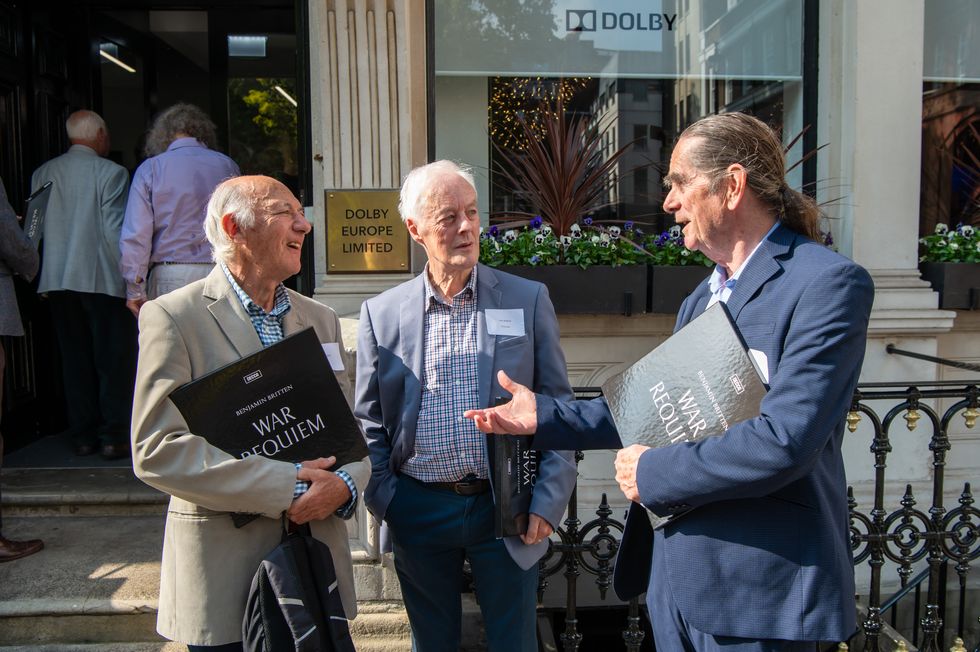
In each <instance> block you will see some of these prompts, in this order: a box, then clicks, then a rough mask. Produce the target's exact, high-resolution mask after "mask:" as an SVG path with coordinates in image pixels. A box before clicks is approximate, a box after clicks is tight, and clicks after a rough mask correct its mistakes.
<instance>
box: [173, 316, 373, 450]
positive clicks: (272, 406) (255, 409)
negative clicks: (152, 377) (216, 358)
mask: <svg viewBox="0 0 980 652" xmlns="http://www.w3.org/2000/svg"><path fill="white" fill-rule="evenodd" d="M170 399H171V400H172V401H173V402H174V405H176V406H177V409H179V410H180V413H181V414H182V415H183V416H184V419H185V420H186V421H187V426H188V429H189V430H190V431H191V432H192V433H194V434H195V435H200V436H202V437H204V438H205V439H207V440H208V443H210V444H211V445H213V446H217V447H218V448H220V449H222V450H223V451H225V452H227V453H230V454H231V455H234V456H235V457H242V458H244V457H248V456H249V455H265V456H266V457H271V458H272V459H276V460H283V461H285V462H301V461H303V460H310V459H315V458H317V457H329V456H330V455H334V456H336V458H337V462H336V464H334V466H333V467H332V468H333V469H339V468H340V467H342V466H343V465H344V464H347V463H349V462H355V461H358V460H360V459H362V458H363V457H364V456H365V455H367V453H368V450H367V444H366V443H365V441H364V436H363V435H362V434H361V430H360V428H359V427H358V425H357V421H356V420H355V419H354V415H353V413H351V410H350V406H349V405H348V404H347V399H346V398H345V397H344V393H343V391H342V390H341V389H340V384H339V383H338V382H337V378H336V376H334V372H333V370H332V369H331V368H330V362H329V361H328V360H327V356H326V354H325V353H324V351H323V347H322V346H321V344H320V341H319V339H318V338H317V336H316V332H315V331H314V330H313V329H312V328H307V329H305V330H303V331H301V332H299V333H296V334H294V335H290V336H289V337H286V338H284V339H283V340H281V341H279V342H277V343H275V344H273V345H272V346H269V347H266V348H264V349H262V350H261V351H258V352H256V353H253V354H252V355H249V356H246V357H244V358H242V359H241V360H238V361H236V362H232V363H231V364H228V365H225V366H224V367H221V368H220V369H216V370H214V371H212V372H211V373H209V374H206V375H204V376H201V377H200V378H197V379H195V380H192V381H191V382H189V383H187V384H185V385H182V386H180V387H178V388H177V389H176V390H174V391H173V392H172V393H171V394H170Z"/></svg>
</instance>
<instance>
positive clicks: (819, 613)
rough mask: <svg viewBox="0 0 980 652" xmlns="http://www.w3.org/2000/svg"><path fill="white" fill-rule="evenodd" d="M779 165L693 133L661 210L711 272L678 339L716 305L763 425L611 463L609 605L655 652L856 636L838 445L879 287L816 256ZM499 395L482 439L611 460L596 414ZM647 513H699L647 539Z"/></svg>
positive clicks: (746, 144) (599, 408)
mask: <svg viewBox="0 0 980 652" xmlns="http://www.w3.org/2000/svg"><path fill="white" fill-rule="evenodd" d="M784 166H785V163H784V158H783V153H782V147H781V144H780V142H779V139H778V138H777V137H776V135H775V134H774V133H773V132H772V131H771V130H770V129H769V128H768V127H767V126H766V125H764V124H763V123H761V122H759V121H758V120H756V119H755V118H751V117H749V116H746V115H744V114H738V113H732V114H724V115H717V116H710V117H708V118H705V119H703V120H701V121H699V122H697V123H695V124H693V125H691V126H690V127H688V128H687V130H685V131H684V133H683V134H681V137H680V139H679V141H678V143H677V146H676V147H675V149H674V152H673V155H672V156H671V162H670V173H669V175H668V177H667V181H668V185H669V188H670V191H669V193H668V195H667V197H666V199H665V201H664V209H665V210H666V211H668V212H670V213H673V214H674V219H675V221H676V222H677V224H679V225H681V226H682V228H683V235H684V244H685V246H686V247H688V248H689V249H692V250H693V249H698V250H701V251H703V252H704V253H705V254H707V255H708V257H709V258H711V259H712V260H713V261H715V262H716V263H717V266H716V268H715V272H714V273H713V274H712V276H711V277H710V278H709V279H708V280H706V281H705V282H704V283H703V284H702V285H701V286H699V287H698V288H697V289H696V290H695V291H694V292H693V293H692V294H691V296H690V297H688V298H687V300H686V301H685V302H684V304H683V305H682V306H681V310H680V314H679V315H678V318H677V324H676V327H675V330H676V329H677V328H681V327H682V326H684V325H685V324H686V323H687V322H689V321H690V320H691V319H693V318H694V317H695V316H697V315H698V314H700V313H701V312H702V311H704V309H705V308H706V307H707V306H709V305H711V304H713V303H715V302H717V301H724V302H726V303H727V306H728V310H729V311H730V313H731V315H732V317H733V318H734V319H735V322H736V324H737V325H738V329H739V330H740V331H741V334H742V337H743V338H744V339H745V342H746V343H747V345H748V346H749V348H750V349H754V350H755V351H757V352H760V354H761V355H760V354H757V357H758V359H761V360H763V366H764V367H765V372H766V373H767V374H768V381H769V384H770V390H769V392H768V394H767V395H766V397H765V398H764V399H763V402H762V406H761V414H760V416H758V417H756V418H754V419H749V420H747V421H743V422H741V423H738V424H735V425H733V426H732V427H731V428H730V429H729V430H728V431H727V432H725V433H724V435H723V436H721V437H709V438H707V439H703V440H701V441H699V442H696V443H683V444H676V445H673V446H668V447H664V448H659V449H648V448H646V447H644V446H639V445H634V446H630V447H628V448H625V449H623V450H621V451H620V452H619V454H618V455H617V458H616V480H617V481H618V482H619V484H620V488H621V489H622V490H623V492H624V494H625V495H626V497H627V498H629V499H630V500H631V501H633V504H631V506H630V512H629V516H628V518H627V524H626V531H625V532H624V534H623V541H622V546H621V549H620V551H619V558H618V561H617V566H616V590H617V593H618V594H619V595H620V597H622V598H624V599H625V598H629V597H632V596H635V595H638V594H640V593H642V592H643V591H644V590H645V591H646V592H647V597H646V601H647V607H648V608H649V612H650V619H651V623H652V626H653V632H654V637H655V639H656V647H657V650H658V651H659V652H671V651H675V650H676V651H681V650H697V651H698V652H704V651H712V650H722V649H724V650H725V651H726V652H729V651H738V652H747V651H753V652H755V651H758V652H761V651H764V650H765V651H770V650H780V651H785V650H797V649H799V650H812V649H813V642H816V641H831V640H833V641H838V640H844V639H847V638H848V637H850V636H851V634H853V632H854V630H855V605H854V572H853V565H852V558H851V551H850V543H849V539H848V520H847V519H848V517H847V500H846V484H845V478H844V463H843V459H842V457H841V439H842V437H843V429H844V428H843V427H844V418H845V416H846V413H847V410H848V407H849V405H850V398H851V394H852V393H853V391H854V387H855V385H856V384H857V381H858V375H859V374H860V371H861V363H862V360H863V358H864V350H865V339H866V336H867V326H868V319H869V315H870V311H871V303H872V300H873V296H874V287H873V284H872V282H871V278H870V277H869V275H868V274H867V272H865V270H864V269H862V268H861V267H859V266H858V265H856V264H855V263H853V262H852V261H850V260H848V259H846V258H844V257H842V256H839V255H837V254H836V253H834V252H832V251H830V250H829V249H827V248H825V247H823V246H822V245H820V244H818V243H817V242H814V240H815V239H817V238H818V237H819V233H818V230H817V228H816V225H817V219H818V215H819V213H818V210H817V207H816V206H815V204H814V203H813V202H812V200H810V199H809V198H807V197H804V196H802V195H800V194H799V193H796V192H794V191H792V190H790V189H789V188H788V187H787V186H786V184H785V181H784V175H785V168H784ZM501 380H502V385H503V387H504V388H505V389H508V390H510V391H513V393H514V400H512V401H511V403H509V404H507V405H506V406H504V407H502V408H499V409H498V410H496V411H492V410H491V411H487V410H484V411H473V412H470V413H467V414H466V415H465V416H468V417H470V418H473V419H474V420H475V421H476V423H477V426H478V427H479V428H481V429H483V430H486V431H494V432H513V433H530V432H535V431H536V434H535V436H534V446H535V447H536V448H539V449H548V448H551V447H558V448H563V449H564V448H570V447H575V448H601V447H610V446H614V447H615V446H616V444H617V442H616V441H615V440H616V435H615V426H614V424H613V423H612V420H611V417H610V415H609V411H608V408H607V407H606V404H605V402H604V401H601V400H597V401H590V402H584V401H583V402H579V403H563V402H560V401H555V400H553V399H551V398H549V397H545V396H540V395H535V394H533V393H531V392H530V390H528V389H527V388H525V387H521V386H519V385H516V384H512V383H510V381H509V379H505V378H502V379H501ZM644 507H645V508H647V509H649V510H651V511H652V512H655V513H657V514H659V515H668V514H671V513H676V512H684V511H687V510H691V509H692V508H694V509H693V511H691V512H690V513H689V514H686V515H684V516H683V517H682V518H680V519H678V520H676V521H675V522H673V523H672V524H670V525H668V526H666V527H665V528H664V529H662V530H658V531H656V532H654V531H653V530H652V528H651V526H650V522H649V520H648V519H647V517H646V514H644ZM651 548H652V552H651Z"/></svg>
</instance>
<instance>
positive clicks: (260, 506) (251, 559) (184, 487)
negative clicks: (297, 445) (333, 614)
mask: <svg viewBox="0 0 980 652" xmlns="http://www.w3.org/2000/svg"><path fill="white" fill-rule="evenodd" d="M289 299H290V301H291V302H292V309H291V310H290V312H289V313H288V314H287V315H286V318H285V320H284V323H283V326H284V331H285V333H286V334H287V335H289V334H291V333H295V332H297V331H300V330H302V329H304V328H306V327H308V326H312V327H314V328H315V329H316V333H317V336H318V337H319V338H320V341H321V342H339V343H340V350H341V351H343V350H344V346H343V343H342V342H341V334H340V323H339V320H338V319H337V316H336V314H334V312H333V311H332V310H331V309H329V308H327V307H326V306H324V305H322V304H320V303H317V302H316V301H313V300H312V299H308V298H306V297H303V296H301V295H299V294H296V293H295V292H290V293H289ZM261 348H262V344H261V343H260V341H259V338H258V335H256V333H255V329H254V328H253V327H252V324H251V322H250V321H249V319H248V316H247V314H246V313H245V309H244V308H243V307H242V304H241V301H239V299H238V297H237V295H235V292H234V290H233V289H232V288H231V285H230V284H229V283H228V280H227V279H226V278H225V276H224V273H223V272H222V271H221V268H220V267H215V269H214V270H213V271H212V272H211V274H210V275H209V276H208V277H207V278H205V279H203V280H201V281H197V282H195V283H192V284H190V285H188V286H186V287H184V288H181V289H180V290H176V291H174V292H171V293H169V294H167V295H164V296H163V297H160V298H159V299H157V300H155V301H150V302H148V303H146V304H144V305H143V307H142V309H141V310H140V357H139V368H138V371H137V378H136V396H135V399H134V404H133V433H132V439H133V469H134V470H135V472H136V475H137V476H138V477H139V478H140V479H141V480H143V481H144V482H146V483H147V484H150V485H152V486H154V487H156V488H157V489H160V490H161V491H164V492H166V493H168V494H170V495H171V496H172V498H171V499H170V508H169V510H168V513H167V527H166V532H165V534H164V541H163V564H162V569H161V577H160V604H159V614H158V616H157V631H159V632H160V634H161V635H163V636H165V637H167V638H169V639H172V640H175V641H180V642H184V643H190V644H195V645H221V644H225V643H231V642H234V641H240V640H241V639H242V630H241V626H242V616H243V614H244V611H245V599H246V596H247V594H248V588H249V585H250V583H251V581H252V576H253V574H254V573H255V570H256V569H257V568H258V565H259V562H260V561H261V560H262V558H263V556H264V555H265V554H266V553H268V552H269V551H270V550H272V549H273V548H274V547H275V546H276V545H277V544H278V543H279V540H280V535H281V531H282V522H281V515H282V512H283V511H284V510H285V509H286V508H287V507H288V506H289V504H290V502H291V501H292V499H293V488H294V486H295V481H296V469H295V467H294V465H293V464H290V463H288V462H280V461H274V460H270V459H268V458H266V457H262V456H259V455H252V456H249V457H247V458H245V459H235V458H233V457H231V456H230V455H228V454H227V453H225V452H224V451H222V450H220V449H218V448H215V447H213V446H210V445H209V444H208V443H207V442H206V441H205V440H204V439H203V438H201V437H198V436H196V435H194V434H193V433H190V432H188V430H187V424H186V423H185V422H184V419H183V418H182V417H181V415H180V412H178V410H177V408H176V407H175V406H174V404H173V403H172V402H171V401H170V399H169V398H168V397H169V395H170V393H171V392H172V391H173V390H174V389H176V388H177V387H179V386H180V385H183V384H184V383H186V382H188V381H190V380H192V379H194V378H197V377H199V376H201V375H203V374H206V373H208V372H209V371H212V370H214V369H216V368H218V367H220V366H223V365H225V364H227V363H229V362H233V361H235V360H237V359H239V358H241V357H242V356H244V355H248V354H250V353H254V352H255V351H258V350H259V349H261ZM337 380H338V381H340V383H341V387H343V388H344V391H345V392H348V396H350V394H349V390H350V383H349V382H348V381H347V380H346V378H345V377H344V375H342V374H338V376H337ZM343 469H344V470H345V471H347V472H348V473H349V474H350V476H351V478H352V479H353V480H354V483H355V484H356V485H357V487H358V491H359V492H362V491H363V489H364V487H365V485H366V484H367V479H368V473H369V466H368V459H367V458H364V459H363V460H361V461H359V462H355V463H352V464H348V465H345V466H344V467H343ZM230 512H252V513H256V512H257V513H260V514H262V515H263V516H264V517H265V518H259V519H256V520H254V521H252V522H251V523H249V524H248V525H246V526H244V527H242V528H237V529H236V528H235V527H234V525H233V524H232V521H231V517H230V514H229V513H230ZM311 526H312V530H313V535H314V536H315V537H316V538H318V539H320V540H321V541H323V542H324V543H326V544H327V546H329V548H330V552H331V554H332V556H333V560H334V564H335V566H336V571H337V580H338V583H339V586H340V594H341V598H342V599H343V603H344V610H345V612H346V614H347V616H348V617H349V618H353V617H354V615H355V614H356V613H357V603H356V600H355V597H354V577H353V569H352V567H351V556H350V548H349V543H348V534H347V525H346V523H345V522H344V521H342V520H341V519H339V518H337V517H335V516H330V517H329V518H327V519H324V520H322V521H314V522H313V523H312V524H311Z"/></svg>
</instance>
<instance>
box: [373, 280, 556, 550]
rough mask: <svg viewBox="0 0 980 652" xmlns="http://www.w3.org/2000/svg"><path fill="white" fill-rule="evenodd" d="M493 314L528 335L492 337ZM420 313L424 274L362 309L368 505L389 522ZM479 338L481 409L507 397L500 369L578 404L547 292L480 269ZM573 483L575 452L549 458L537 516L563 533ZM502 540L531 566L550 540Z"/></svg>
mask: <svg viewBox="0 0 980 652" xmlns="http://www.w3.org/2000/svg"><path fill="white" fill-rule="evenodd" d="M423 273H424V272H423ZM497 308H499V309H508V308H510V309H519V310H523V312H524V328H525V333H524V335H520V336H504V335H496V336H494V335H490V334H489V333H488V331H487V320H486V311H487V310H488V309H497ZM424 310H425V285H424V279H423V277H422V275H421V274H420V275H419V276H417V277H416V278H414V279H413V280H411V281H408V282H407V283H403V284H402V285H400V286H398V287H396V288H392V289H391V290H388V291H387V292H384V293H382V294H380V295H378V296H376V297H374V298H372V299H368V300H367V301H365V302H364V304H363V305H362V307H361V321H360V326H359V328H360V330H359V334H358V344H357V387H356V390H355V396H356V399H355V408H354V412H355V414H356V415H357V416H358V417H359V418H360V419H361V424H362V425H363V427H364V431H365V434H366V436H367V438H368V447H369V449H370V452H371V482H370V484H369V485H368V489H367V492H366V493H365V496H364V499H365V502H366V503H367V506H368V509H370V510H371V512H372V513H373V514H374V515H375V516H377V517H378V518H383V517H384V515H385V512H386V511H387V509H388V504H389V503H390V502H391V499H392V496H393V495H394V491H395V484H396V480H397V475H398V473H399V472H400V469H401V466H402V463H404V461H405V460H406V459H408V458H409V457H410V456H411V455H412V452H413V451H414V448H415V429H416V426H417V421H418V413H419V407H420V405H421V403H422V355H423V341H424V334H423V324H424ZM477 331H478V340H477V351H478V354H479V362H478V373H479V376H480V377H479V396H480V405H481V406H490V405H492V401H493V399H494V397H495V396H507V395H508V394H507V393H506V392H504V391H503V390H502V389H501V388H500V385H499V383H498V382H497V370H498V369H503V370H504V371H506V372H507V374H508V375H509V376H510V377H511V378H513V379H514V380H516V381H517V382H519V383H522V384H524V385H528V386H530V387H533V388H534V391H536V392H539V393H542V394H547V395H550V396H554V397H556V398H560V399H562V400H570V399H571V398H572V396H573V395H572V390H571V387H570V386H569V383H568V376H567V371H566V369H565V356H564V354H563V353H562V350H561V347H560V345H559V333H558V320H557V318H556V317H555V309H554V306H552V304H551V299H550V298H548V290H547V288H545V287H544V286H543V285H541V284H540V283H536V282H534V281H528V280H526V279H523V278H520V277H517V276H513V275H511V274H506V273H504V272H500V271H497V270H494V269H491V268H489V267H486V266H484V265H480V266H479V267H478V271H477ZM474 427H475V426H474ZM574 486H575V465H574V463H573V462H572V453H570V452H548V453H545V454H544V457H543V459H542V462H541V465H540V466H539V467H538V481H537V483H536V484H535V487H534V494H533V497H532V500H531V511H532V512H534V513H535V514H538V515H540V516H542V517H544V518H545V519H547V520H548V522H549V523H551V524H552V525H553V526H555V527H558V525H559V524H560V522H561V517H562V514H563V513H564V511H565V507H566V505H567V504H568V498H569V496H570V495H571V492H572V489H573V487H574ZM504 542H505V544H506V546H507V549H508V551H509V552H510V555H511V557H512V558H513V559H514V561H515V562H517V564H518V565H520V566H521V567H522V568H525V569H527V568H530V567H531V566H532V565H534V564H535V563H536V562H537V561H538V560H539V559H540V558H541V557H542V556H543V555H544V553H545V552H546V551H547V547H548V546H547V543H546V542H540V543H537V544H535V545H532V546H527V545H524V543H523V542H522V541H521V540H520V538H519V537H507V538H506V539H505V540H504Z"/></svg>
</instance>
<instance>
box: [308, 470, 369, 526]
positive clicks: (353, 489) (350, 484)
mask: <svg viewBox="0 0 980 652" xmlns="http://www.w3.org/2000/svg"><path fill="white" fill-rule="evenodd" d="M295 464H296V471H297V472H298V471H299V470H300V469H301V468H303V465H302V464H300V463H299V462H296V463H295ZM335 473H336V474H337V477H338V478H340V479H341V480H343V481H344V484H346V485H347V488H348V489H349V490H350V500H348V501H347V502H346V503H344V504H343V505H341V506H340V507H339V508H338V509H337V511H336V512H334V514H336V515H337V516H339V517H340V518H342V519H344V520H345V521H346V520H348V519H349V518H350V517H351V516H353V515H354V512H355V511H356V508H357V485H355V484H354V480H353V478H351V477H350V474H349V473H347V471H344V470H343V469H341V470H340V471H335ZM309 489H310V483H309V482H304V481H303V480H297V481H296V486H294V487H293V498H299V497H300V496H302V495H303V494H305V493H306V492H307V491H309Z"/></svg>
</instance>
